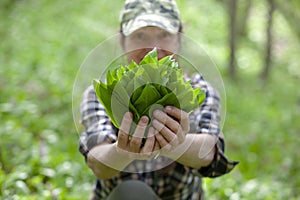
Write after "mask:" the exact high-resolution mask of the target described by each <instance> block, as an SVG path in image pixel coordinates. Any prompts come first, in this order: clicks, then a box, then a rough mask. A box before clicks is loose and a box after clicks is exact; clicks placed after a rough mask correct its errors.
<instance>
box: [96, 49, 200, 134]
mask: <svg viewBox="0 0 300 200" xmlns="http://www.w3.org/2000/svg"><path fill="white" fill-rule="evenodd" d="M93 85H94V89H95V92H96V95H97V97H98V98H99V100H100V102H101V103H102V104H103V106H104V107H105V109H106V112H107V114H108V116H109V117H110V119H111V121H112V123H113V124H114V126H116V127H117V128H119V127H120V125H121V121H122V118H123V115H124V114H125V112H126V111H130V112H132V114H133V121H134V122H135V123H136V124H137V123H138V121H139V120H140V118H141V117H142V116H143V115H147V116H148V117H150V119H151V117H152V111H153V110H154V109H162V108H163V107H165V106H167V105H172V106H176V107H178V108H180V109H182V110H184V111H186V112H191V111H193V110H194V109H196V108H198V107H199V106H200V105H201V103H202V102H203V101H204V99H205V92H204V91H203V90H201V89H200V88H195V89H194V88H192V86H191V84H190V81H185V79H184V75H183V72H182V70H181V69H180V68H178V63H177V62H176V61H175V59H173V56H172V55H170V56H166V57H164V58H162V59H160V60H158V56H157V51H156V49H153V50H152V51H150V52H149V53H148V54H147V55H146V56H145V57H144V58H143V59H142V61H141V62H140V63H139V64H137V63H135V62H134V61H132V62H131V63H130V64H129V65H125V66H124V65H120V66H118V67H117V68H115V69H113V70H110V71H108V72H107V73H106V83H105V82H102V81H99V80H94V82H93Z"/></svg>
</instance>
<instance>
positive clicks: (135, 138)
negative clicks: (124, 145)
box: [129, 116, 149, 153]
mask: <svg viewBox="0 0 300 200" xmlns="http://www.w3.org/2000/svg"><path fill="white" fill-rule="evenodd" d="M148 121H149V119H148V117H147V116H143V117H141V119H140V121H139V123H138V125H137V127H136V128H135V130H134V134H133V135H132V138H131V140H130V144H129V148H130V151H131V152H134V153H138V152H139V151H140V148H141V144H142V139H143V137H144V134H145V130H146V128H147V124H148Z"/></svg>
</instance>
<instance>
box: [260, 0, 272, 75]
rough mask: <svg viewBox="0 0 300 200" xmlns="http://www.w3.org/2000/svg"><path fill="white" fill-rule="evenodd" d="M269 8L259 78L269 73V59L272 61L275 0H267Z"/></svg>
mask: <svg viewBox="0 0 300 200" xmlns="http://www.w3.org/2000/svg"><path fill="white" fill-rule="evenodd" d="M268 4H269V10H268V15H267V17H268V19H267V30H266V32H267V33H266V37H267V41H266V52H265V66H264V69H263V71H262V74H261V78H262V79H263V80H266V79H267V78H268V76H269V73H270V67H271V61H272V46H273V45H272V43H273V35H272V28H273V16H274V15H273V14H274V10H275V2H274V0H268Z"/></svg>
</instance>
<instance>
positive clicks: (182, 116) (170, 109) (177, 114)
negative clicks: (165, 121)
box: [164, 106, 190, 133]
mask: <svg viewBox="0 0 300 200" xmlns="http://www.w3.org/2000/svg"><path fill="white" fill-rule="evenodd" d="M164 110H165V112H166V113H167V114H168V115H170V116H172V117H174V118H175V119H178V121H179V123H180V125H181V127H182V130H183V131H184V132H186V133H187V132H189V131H190V122H189V114H188V113H187V112H185V111H183V110H181V109H179V108H177V107H175V106H166V107H165V109H164Z"/></svg>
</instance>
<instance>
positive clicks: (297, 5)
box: [275, 0, 300, 42]
mask: <svg viewBox="0 0 300 200" xmlns="http://www.w3.org/2000/svg"><path fill="white" fill-rule="evenodd" d="M275 4H276V9H277V10H278V11H279V12H280V13H281V14H282V15H283V16H284V18H285V19H286V21H287V22H288V24H289V25H290V27H291V29H292V30H293V32H294V33H295V35H296V37H297V38H298V40H299V42H300V26H299V22H300V1H299V0H289V1H282V0H275Z"/></svg>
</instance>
